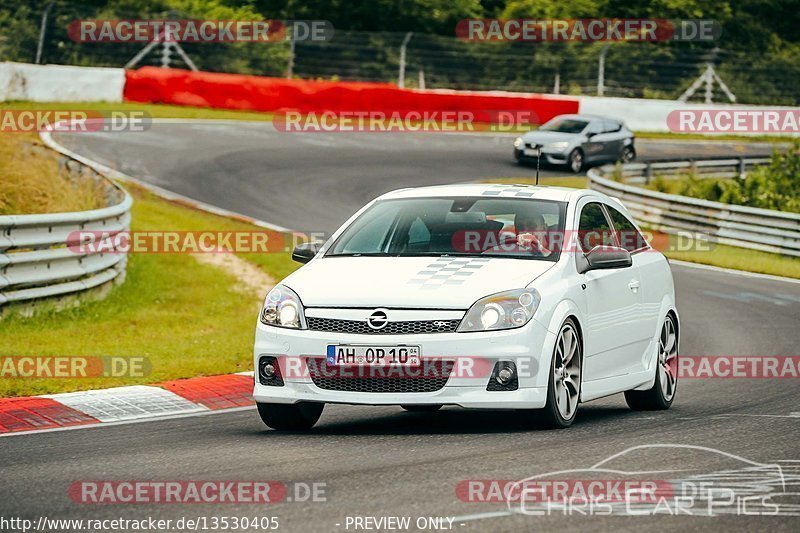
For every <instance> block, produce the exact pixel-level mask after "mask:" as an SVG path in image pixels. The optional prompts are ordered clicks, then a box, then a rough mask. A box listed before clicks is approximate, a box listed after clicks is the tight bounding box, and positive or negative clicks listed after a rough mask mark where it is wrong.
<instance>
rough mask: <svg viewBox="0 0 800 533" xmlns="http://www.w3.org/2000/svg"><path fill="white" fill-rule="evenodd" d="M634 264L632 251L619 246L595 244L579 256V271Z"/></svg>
mask: <svg viewBox="0 0 800 533" xmlns="http://www.w3.org/2000/svg"><path fill="white" fill-rule="evenodd" d="M632 264H633V259H631V253H630V252H629V251H628V250H626V249H625V248H620V247H618V246H595V247H594V248H592V249H591V250H589V252H588V253H586V254H583V255H579V256H578V273H580V274H583V273H585V272H588V271H590V270H605V269H609V268H626V267H629V266H631V265H632Z"/></svg>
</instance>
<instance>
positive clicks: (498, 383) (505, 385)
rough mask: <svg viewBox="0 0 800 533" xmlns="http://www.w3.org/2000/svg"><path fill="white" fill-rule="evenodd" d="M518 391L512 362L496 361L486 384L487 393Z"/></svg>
mask: <svg viewBox="0 0 800 533" xmlns="http://www.w3.org/2000/svg"><path fill="white" fill-rule="evenodd" d="M518 389H519V376H518V375H517V365H516V364H515V363H514V361H498V362H497V363H495V365H494V369H493V370H492V375H491V376H490V377H489V381H488V383H486V390H487V391H490V392H491V391H497V392H500V391H506V392H507V391H513V390H518Z"/></svg>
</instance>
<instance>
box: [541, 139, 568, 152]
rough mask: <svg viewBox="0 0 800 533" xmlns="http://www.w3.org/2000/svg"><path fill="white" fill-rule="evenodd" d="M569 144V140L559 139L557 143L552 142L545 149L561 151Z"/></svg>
mask: <svg viewBox="0 0 800 533" xmlns="http://www.w3.org/2000/svg"><path fill="white" fill-rule="evenodd" d="M567 146H569V142H567V141H558V142H557V143H550V144H548V145H547V146H545V150H552V151H556V152H557V151H559V150H563V149H565V148H566V147H567Z"/></svg>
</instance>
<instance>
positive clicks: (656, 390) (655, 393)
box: [625, 315, 678, 411]
mask: <svg viewBox="0 0 800 533" xmlns="http://www.w3.org/2000/svg"><path fill="white" fill-rule="evenodd" d="M667 322H671V323H672V326H673V331H674V332H675V355H674V358H675V360H674V363H673V364H672V366H673V368H674V369H675V371H677V368H678V351H677V346H678V330H677V328H675V320H674V318H673V317H672V315H667V318H666V319H665V320H664V325H663V326H662V335H663V332H664V328H666V327H667ZM659 348H660V346H659ZM660 367H661V362H660V360H659V361H658V362H657V363H656V368H655V372H656V377H655V381H654V383H653V386H652V387H651V388H649V389H648V390H643V391H639V390H629V391H625V402H626V403H627V404H628V407H630V408H631V409H632V410H634V411H664V410H666V409H669V408H670V406H671V405H672V402H674V401H675V395H676V393H677V390H678V378H677V376H676V377H675V379H674V382H673V384H672V394H671V395H668V394H667V393H666V391H665V390H664V387H663V385H662V380H661V379H660V375H659V370H660Z"/></svg>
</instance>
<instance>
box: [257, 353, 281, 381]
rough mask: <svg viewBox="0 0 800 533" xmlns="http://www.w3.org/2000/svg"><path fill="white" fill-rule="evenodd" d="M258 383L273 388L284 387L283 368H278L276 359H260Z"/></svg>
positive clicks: (267, 357)
mask: <svg viewBox="0 0 800 533" xmlns="http://www.w3.org/2000/svg"><path fill="white" fill-rule="evenodd" d="M258 382H259V383H261V384H262V385H268V386H271V387H283V377H282V376H281V368H280V367H279V366H278V359H277V358H276V357H272V356H265V357H262V358H261V359H259V361H258Z"/></svg>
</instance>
